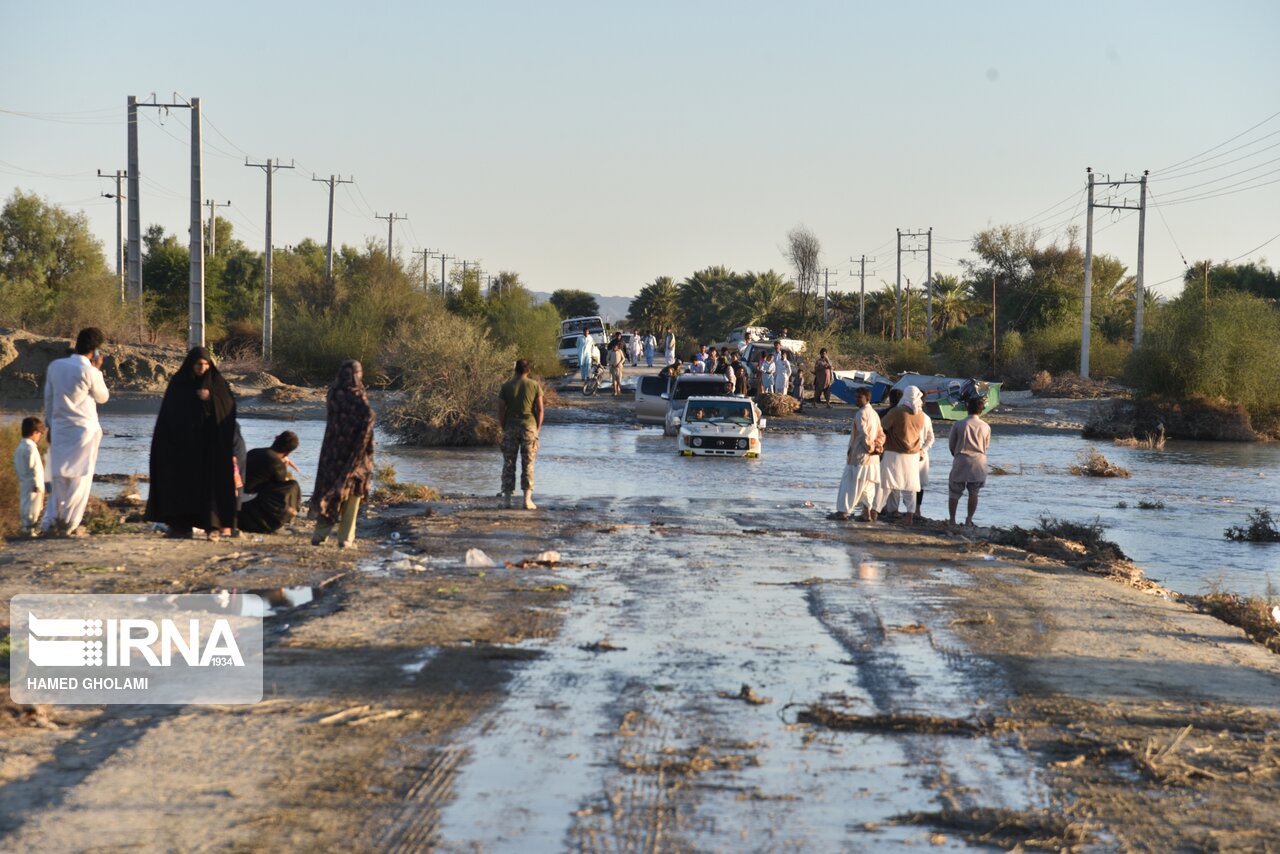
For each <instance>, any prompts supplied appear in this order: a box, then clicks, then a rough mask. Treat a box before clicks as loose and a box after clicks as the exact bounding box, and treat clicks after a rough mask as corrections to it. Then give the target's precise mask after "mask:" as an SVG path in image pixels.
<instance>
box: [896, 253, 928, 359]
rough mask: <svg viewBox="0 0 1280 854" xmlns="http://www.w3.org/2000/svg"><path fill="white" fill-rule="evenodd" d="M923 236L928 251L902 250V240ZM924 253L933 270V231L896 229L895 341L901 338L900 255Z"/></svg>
mask: <svg viewBox="0 0 1280 854" xmlns="http://www.w3.org/2000/svg"><path fill="white" fill-rule="evenodd" d="M925 235H928V236H929V248H928V249H921V248H920V247H919V246H916V247H914V248H911V247H909V248H907V249H903V248H902V238H904V237H907V238H915V237H924V236H925ZM926 251H927V252H929V255H930V260H929V267H930V269H931V270H932V268H933V257H932V256H933V229H932V228H930V229H929V230H928V231H903V230H902V229H900V228H899V229H898V278H897V283H896V284H895V285H894V291H893V296H894V305H895V307H896V308H897V314H896V315H895V317H894V323H893V338H894V340H895V341H896V340H898V339H900V338H901V337H902V253H903V252H910V253H912V254H915V253H916V252H926ZM908 311H910V307H908ZM908 320H909V319H908Z"/></svg>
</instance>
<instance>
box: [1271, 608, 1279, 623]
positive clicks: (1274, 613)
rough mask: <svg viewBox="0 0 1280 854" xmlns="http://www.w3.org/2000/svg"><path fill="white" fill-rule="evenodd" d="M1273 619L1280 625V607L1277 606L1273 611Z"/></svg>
mask: <svg viewBox="0 0 1280 854" xmlns="http://www.w3.org/2000/svg"><path fill="white" fill-rule="evenodd" d="M1271 619H1273V620H1275V621H1276V622H1277V623H1280V605H1277V606H1275V607H1274V608H1272V609H1271Z"/></svg>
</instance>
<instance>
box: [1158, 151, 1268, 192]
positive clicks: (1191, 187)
mask: <svg viewBox="0 0 1280 854" xmlns="http://www.w3.org/2000/svg"><path fill="white" fill-rule="evenodd" d="M1277 162H1280V157H1273V158H1272V159H1270V160H1267V161H1264V162H1262V163H1258V164H1256V165H1254V166H1250V167H1249V168H1248V169H1241V170H1240V171H1239V172H1232V173H1231V174H1230V175H1223V176H1222V177H1220V178H1213V179H1211V180H1209V181H1202V182H1200V183H1199V184H1191V185H1188V186H1186V187H1177V188H1175V189H1172V190H1169V189H1166V190H1165V192H1167V193H1169V194H1171V195H1177V194H1179V193H1185V192H1186V191H1188V190H1195V189H1198V188H1200V187H1208V186H1210V185H1211V184H1217V183H1219V182H1220V181H1225V180H1227V179H1228V178H1235V177H1236V176H1237V175H1244V174H1245V173H1246V172H1252V171H1253V170H1255V169H1261V168H1262V167H1263V166H1270V165H1271V164H1272V163H1277ZM1274 172H1280V169H1273V170H1272V171H1271V172H1264V173H1263V174H1262V175H1255V176H1253V178H1246V179H1245V181H1252V180H1254V178H1261V177H1263V176H1264V175H1271V174H1273V173H1274ZM1240 183H1244V182H1243V181H1242V182H1240ZM1227 186H1229V187H1230V186H1236V185H1234V184H1228V185H1227ZM1223 189H1226V187H1224V188H1223Z"/></svg>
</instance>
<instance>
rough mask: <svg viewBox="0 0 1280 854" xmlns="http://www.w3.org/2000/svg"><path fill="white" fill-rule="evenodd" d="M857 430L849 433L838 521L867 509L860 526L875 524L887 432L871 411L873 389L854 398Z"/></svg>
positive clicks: (837, 499)
mask: <svg viewBox="0 0 1280 854" xmlns="http://www.w3.org/2000/svg"><path fill="white" fill-rule="evenodd" d="M854 399H855V400H856V401H857V409H855V410H854V411H853V430H852V431H851V432H850V433H849V450H848V451H847V452H846V453H845V467H844V477H842V478H841V479H840V491H839V492H838V493H837V494H836V518H837V519H848V518H849V516H850V515H851V514H852V513H853V512H854V511H855V510H857V509H858V508H859V507H862V508H864V510H863V516H862V517H861V518H859V520H858V521H860V522H874V521H875V520H876V516H877V515H878V514H877V512H876V492H877V490H878V489H879V486H880V456H879V454H880V452H881V451H882V450H883V449H884V430H883V429H882V428H881V427H880V416H879V415H877V414H876V411H875V410H874V409H872V408H871V389H869V388H859V389H858V391H857V392H856V396H855V398H854Z"/></svg>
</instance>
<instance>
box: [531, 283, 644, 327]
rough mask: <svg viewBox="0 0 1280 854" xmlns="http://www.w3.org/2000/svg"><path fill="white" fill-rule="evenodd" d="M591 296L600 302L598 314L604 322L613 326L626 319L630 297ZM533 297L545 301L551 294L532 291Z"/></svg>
mask: <svg viewBox="0 0 1280 854" xmlns="http://www.w3.org/2000/svg"><path fill="white" fill-rule="evenodd" d="M592 296H593V297H595V298H596V302H598V303H599V304H600V314H601V316H602V317H604V320H605V323H608V324H609V325H610V326H614V325H616V324H619V323H622V322H623V321H624V320H626V318H627V309H629V308H630V307H631V297H606V296H602V295H601V294H592ZM533 298H534V299H536V300H537V301H538V302H546V301H547V300H549V299H551V294H549V293H547V292H545V291H534V292H533Z"/></svg>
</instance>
